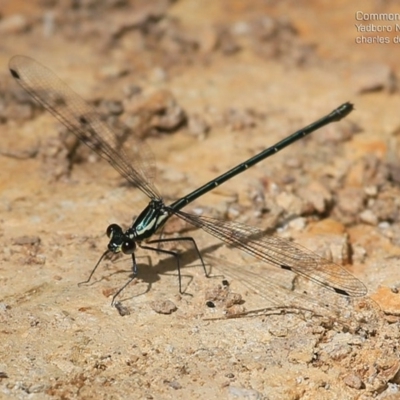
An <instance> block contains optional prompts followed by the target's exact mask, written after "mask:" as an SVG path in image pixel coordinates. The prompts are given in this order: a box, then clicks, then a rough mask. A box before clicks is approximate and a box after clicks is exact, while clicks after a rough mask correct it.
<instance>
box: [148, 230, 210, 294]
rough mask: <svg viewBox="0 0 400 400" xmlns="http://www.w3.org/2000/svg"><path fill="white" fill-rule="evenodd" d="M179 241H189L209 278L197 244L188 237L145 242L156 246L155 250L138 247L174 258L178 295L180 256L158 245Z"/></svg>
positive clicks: (180, 289) (180, 290)
mask: <svg viewBox="0 0 400 400" xmlns="http://www.w3.org/2000/svg"><path fill="white" fill-rule="evenodd" d="M181 241H189V242H191V243H192V244H193V247H194V249H195V250H196V253H197V256H198V257H199V259H200V261H201V265H202V266H203V270H204V274H205V276H206V277H207V278H209V274H208V273H207V269H206V265H205V264H204V260H203V257H202V256H201V254H200V250H199V248H198V247H197V243H196V241H195V240H194V239H193V238H192V237H190V236H187V237H178V238H168V239H154V240H150V241H148V242H146V244H152V243H154V244H157V248H155V247H151V246H143V245H141V246H140V247H141V248H143V249H147V250H153V251H158V252H160V253H165V254H170V255H172V256H174V257H175V258H176V264H177V267H178V279H179V293H182V283H181V267H180V255H179V254H178V253H177V252H175V251H172V250H165V249H160V247H159V244H161V243H166V242H181Z"/></svg>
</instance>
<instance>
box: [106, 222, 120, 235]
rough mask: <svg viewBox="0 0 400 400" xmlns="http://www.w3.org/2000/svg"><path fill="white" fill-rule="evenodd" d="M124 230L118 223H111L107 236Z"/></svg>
mask: <svg viewBox="0 0 400 400" xmlns="http://www.w3.org/2000/svg"><path fill="white" fill-rule="evenodd" d="M118 231H122V229H121V227H120V226H119V225H117V224H111V225H109V226H108V228H107V230H106V234H107V236H108V237H109V238H110V237H111V236H112V235H113V234H114V233H115V232H118Z"/></svg>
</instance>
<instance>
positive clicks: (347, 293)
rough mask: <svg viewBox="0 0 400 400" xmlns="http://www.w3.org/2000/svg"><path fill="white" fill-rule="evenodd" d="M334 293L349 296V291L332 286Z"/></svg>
mask: <svg viewBox="0 0 400 400" xmlns="http://www.w3.org/2000/svg"><path fill="white" fill-rule="evenodd" d="M332 289H333V290H334V291H335V292H336V293H338V294H341V295H342V296H348V297H350V294H349V292H346V290H343V289H339V288H335V287H334V288H332Z"/></svg>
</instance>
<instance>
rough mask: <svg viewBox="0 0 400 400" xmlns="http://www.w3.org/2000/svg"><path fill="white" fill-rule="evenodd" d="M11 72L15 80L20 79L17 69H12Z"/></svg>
mask: <svg viewBox="0 0 400 400" xmlns="http://www.w3.org/2000/svg"><path fill="white" fill-rule="evenodd" d="M10 72H11V75H12V76H13V78H15V79H20V76H19V73H18V72H17V71H16V70H15V69H12V68H10Z"/></svg>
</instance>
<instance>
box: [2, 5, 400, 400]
mask: <svg viewBox="0 0 400 400" xmlns="http://www.w3.org/2000/svg"><path fill="white" fill-rule="evenodd" d="M275 3H276V4H275ZM304 3H306V2H304ZM356 11H362V12H363V13H364V14H365V15H369V14H368V13H390V12H398V11H399V10H398V7H396V3H395V2H392V1H390V0H389V1H383V0H382V1H372V0H371V1H363V2H361V1H359V2H346V1H343V0H341V1H337V2H335V4H334V5H333V4H332V3H329V2H325V1H321V0H319V1H309V2H307V4H306V5H302V6H300V5H299V4H298V2H294V1H285V0H283V1H280V2H272V1H261V0H251V1H246V2H244V1H236V0H224V1H209V0H203V1H201V2H199V1H194V0H178V1H170V2H168V1H167V0H165V1H163V0H157V1H153V2H146V1H128V0H126V1H124V0H120V1H117V0H109V1H106V0H104V1H90V0H87V1H76V2H67V1H62V2H52V1H32V2H24V1H6V0H2V1H1V2H0V18H1V19H0V32H1V33H2V35H1V36H2V40H1V43H0V65H1V71H2V73H1V79H0V82H1V87H0V90H1V96H0V122H1V135H2V141H1V145H0V152H1V156H0V159H1V166H2V168H1V169H0V185H1V186H0V187H1V197H0V240H1V247H0V248H1V251H0V258H1V263H0V281H1V295H0V320H1V329H0V335H1V336H0V342H1V347H0V397H1V398H7V399H12V398H15V399H25V398H26V399H28V398H29V399H47V398H49V399H50V398H57V399H74V398H82V399H216V398H227V399H342V400H343V399H370V398H377V399H397V398H400V390H399V384H400V360H399V340H400V329H399V328H400V325H399V312H400V297H399V296H400V295H399V294H398V291H399V288H400V278H399V273H398V265H399V256H400V214H399V210H400V200H399V199H400V189H399V183H400V163H399V156H400V143H399V132H400V131H399V123H400V119H399V114H398V110H399V108H400V96H399V92H398V85H397V80H396V73H398V65H399V54H400V53H399V50H398V46H399V44H396V43H395V42H396V38H397V33H396V32H395V22H391V21H375V22H374V25H375V26H380V27H387V26H389V25H390V26H391V27H392V28H393V31H392V32H360V31H358V30H359V29H357V27H356V26H355V24H364V25H365V26H369V24H370V23H371V22H370V21H357V20H356V19H355V12H356ZM399 23H400V22H399ZM382 29H383V28H382ZM398 35H399V36H400V33H399V34H398ZM385 37H388V40H389V43H375V44H359V43H356V41H357V40H375V41H379V40H385V39H384V38H385ZM360 38H361V39H360ZM382 38H383V39H382ZM15 54H24V55H29V56H31V57H33V58H35V59H37V60H39V61H40V62H41V63H43V64H45V65H47V66H48V67H50V68H51V69H52V70H53V71H55V72H56V73H57V74H58V75H59V76H60V77H62V79H63V80H64V81H65V82H67V83H68V84H69V85H71V87H73V88H74V89H75V91H76V92H78V93H79V94H80V95H82V96H83V97H84V98H85V99H86V100H88V101H89V102H90V103H91V104H93V105H95V106H96V107H98V108H99V110H100V111H101V113H102V115H104V118H105V119H106V120H107V121H108V122H109V123H110V124H112V125H113V126H114V128H115V131H116V133H117V137H119V138H121V137H125V136H128V138H127V140H126V142H125V145H126V146H128V145H129V141H130V140H131V141H132V140H133V139H130V137H132V136H130V135H135V136H134V137H135V138H138V139H139V140H146V142H147V143H148V144H149V146H150V147H151V149H152V152H153V153H154V158H155V159H156V160H157V163H156V164H150V169H151V171H154V174H155V177H154V183H155V184H156V186H157V188H159V191H160V192H161V193H162V194H163V197H164V199H165V202H166V203H169V202H171V201H172V200H174V199H177V198H180V197H181V196H183V195H185V194H187V193H189V192H190V191H192V190H194V189H195V188H197V187H198V186H200V185H202V184H203V183H205V182H207V181H208V180H210V179H212V178H214V177H215V176H217V175H218V174H220V173H223V172H224V171H226V170H227V169H229V168H230V167H232V166H234V165H236V164H238V163H239V162H241V161H243V160H245V159H247V158H249V157H250V156H252V155H254V154H256V153H257V152H259V151H261V150H262V149H264V148H266V147H268V146H270V145H272V144H274V143H276V142H277V141H278V140H280V139H282V138H284V137H286V136H287V135H288V134H290V133H291V132H293V131H295V130H297V129H299V128H301V127H303V126H305V125H307V124H309V123H311V122H312V121H314V120H316V119H317V118H319V117H321V116H323V115H325V114H327V113H329V112H330V111H332V110H333V109H334V108H336V107H337V106H339V105H340V104H342V103H343V102H345V101H351V102H352V103H354V104H355V111H353V112H352V113H351V114H350V115H349V116H348V117H347V118H346V119H344V120H342V121H341V122H338V123H335V124H332V125H330V126H328V127H326V128H323V129H321V130H319V131H318V132H315V133H313V134H312V135H311V136H310V137H307V138H305V139H303V140H301V141H299V142H297V143H295V144H293V145H292V146H290V147H289V148H287V149H285V150H283V151H282V152H281V153H279V154H277V155H275V156H274V157H271V158H270V159H268V160H266V161H263V162H262V163H260V164H258V165H257V166H255V167H254V168H252V169H249V170H248V171H246V172H244V173H243V174H241V175H240V176H237V177H236V178H234V179H233V180H232V181H230V182H227V183H226V184H224V185H223V186H221V187H218V188H217V189H216V190H214V191H213V192H212V193H210V194H207V195H205V196H204V197H201V198H199V199H198V200H197V201H196V202H195V203H193V204H190V205H189V206H188V207H187V208H185V211H186V210H187V211H188V212H197V213H198V212H201V213H203V214H204V215H209V216H213V217H217V218H220V219H225V220H227V219H230V220H234V221H239V222H242V223H246V224H248V225H251V226H255V227H259V228H261V229H267V228H268V229H270V230H271V231H272V233H273V234H276V235H279V236H280V237H284V238H286V239H287V240H295V241H297V242H298V243H301V244H302V245H304V246H305V247H306V248H308V249H310V250H311V251H314V252H317V253H318V254H320V255H322V256H323V257H325V258H326V259H328V260H333V262H335V263H336V264H338V265H341V266H343V268H346V269H347V270H348V271H349V272H351V273H352V274H353V275H354V276H356V277H357V278H358V279H359V280H360V281H362V282H363V283H364V284H365V285H366V286H367V288H368V296H366V297H361V298H347V297H343V296H339V295H337V294H335V293H333V292H332V291H330V290H328V289H327V288H326V287H323V286H321V285H317V284H315V283H312V282H311V283H310V282H307V281H306V280H304V279H300V278H299V277H297V276H296V275H294V274H292V273H291V272H289V271H280V270H278V269H277V268H274V267H270V266H268V265H266V264H265V263H262V262H260V261H259V260H256V259H254V258H252V257H250V256H248V255H246V254H244V253H242V252H240V251H239V250H237V249H232V248H230V247H228V246H225V245H222V244H221V243H220V242H219V241H218V240H216V239H214V238H213V237H212V236H210V235H208V234H207V233H205V232H203V231H200V230H196V229H193V228H190V227H188V226H187V225H186V224H184V223H182V222H180V221H179V220H177V219H175V220H173V219H172V220H171V221H170V223H169V224H168V225H167V226H166V229H165V235H166V236H165V237H173V236H171V235H177V234H180V235H183V236H193V237H194V238H195V239H196V242H197V244H198V246H199V248H200V249H201V252H202V254H203V257H204V259H205V261H206V264H207V268H209V269H211V275H212V277H211V278H209V279H207V278H206V277H205V276H204V271H203V268H202V267H201V265H200V262H199V260H198V258H197V257H196V254H195V253H194V252H193V250H192V249H191V248H190V247H183V248H181V250H182V251H183V253H182V258H181V262H182V264H183V265H182V286H183V289H184V291H185V294H182V295H181V294H179V291H178V277H177V271H176V262H175V259H174V257H170V256H166V255H162V254H159V253H155V252H149V251H145V250H141V249H139V250H138V251H137V260H138V264H139V274H138V277H137V279H135V281H134V282H132V284H130V285H129V286H128V287H127V288H126V289H125V290H124V291H123V292H122V293H121V295H120V296H119V298H118V301H119V308H118V309H116V308H115V307H111V305H110V303H111V298H112V296H113V294H114V293H115V292H116V291H117V290H118V289H119V288H120V287H121V286H123V285H124V284H125V282H127V280H128V279H129V277H130V272H131V263H130V259H129V257H126V256H125V257H122V258H118V259H116V260H105V261H103V263H102V264H101V265H100V266H99V268H98V270H97V271H96V274H95V275H94V277H93V280H92V282H91V283H90V284H89V285H82V286H78V283H79V282H81V281H84V280H85V279H87V277H88V276H89V274H90V271H91V270H92V268H93V267H94V265H95V264H96V262H97V260H98V258H99V257H100V256H101V254H102V253H103V252H104V250H105V249H106V246H107V243H108V239H107V237H106V235H105V230H106V227H107V226H108V225H109V224H111V223H119V224H121V225H122V226H123V227H125V228H127V227H128V226H129V224H130V223H131V221H132V218H133V217H135V216H137V215H138V214H139V213H140V212H141V210H142V209H143V207H144V206H145V205H146V203H147V201H148V199H147V198H146V197H145V196H144V195H143V194H142V193H141V192H140V191H139V190H137V189H134V188H132V187H129V186H128V185H126V182H124V180H123V179H122V178H121V177H120V176H119V175H118V174H117V173H116V172H115V171H114V170H113V169H112V168H111V167H110V166H109V165H108V164H107V163H106V162H104V161H102V160H101V159H100V158H99V157H98V156H97V155H96V154H94V153H93V152H91V151H89V150H88V149H86V148H85V147H84V146H79V143H77V141H76V140H75V137H74V136H73V135H70V134H69V133H68V132H67V131H66V130H65V129H64V128H63V127H61V126H60V124H58V123H57V121H56V120H55V119H54V118H53V117H52V116H51V115H50V114H49V113H47V112H45V111H44V110H43V109H42V108H40V107H39V106H38V105H37V104H36V103H35V102H33V101H32V100H31V99H30V97H29V96H28V95H26V94H25V93H24V92H23V91H22V90H21V89H20V87H19V86H18V85H17V84H16V82H15V81H14V80H13V79H12V78H11V77H10V74H9V72H8V66H7V65H8V60H9V59H10V58H11V56H13V55H15ZM122 123H125V124H126V125H127V126H128V127H129V129H128V128H126V127H125V125H123V124H122ZM125 134H126V135H125ZM129 136H130V137H129ZM142 155H144V156H146V160H147V159H148V160H149V161H150V162H152V161H151V160H152V157H150V156H149V157H148V153H142ZM147 157H148V158H147ZM224 279H226V280H227V281H228V283H229V285H225V283H226V282H224ZM231 317H232V318H231ZM233 317H235V318H233Z"/></svg>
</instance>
